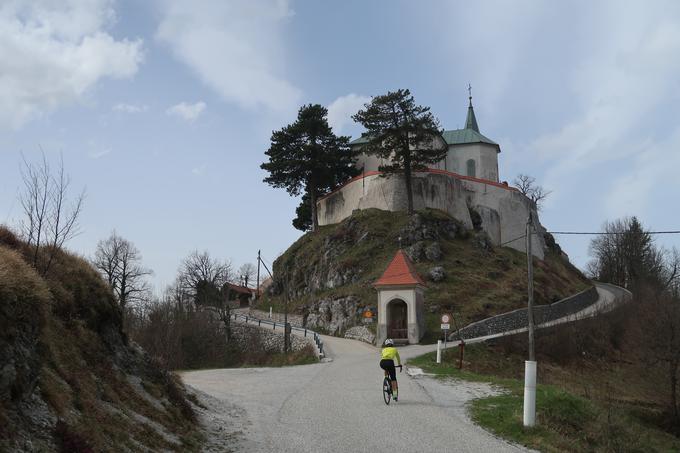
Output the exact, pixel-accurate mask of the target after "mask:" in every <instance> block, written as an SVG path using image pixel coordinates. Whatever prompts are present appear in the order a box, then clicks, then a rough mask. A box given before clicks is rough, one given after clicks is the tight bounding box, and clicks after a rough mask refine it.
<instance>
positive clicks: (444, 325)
mask: <svg viewBox="0 0 680 453" xmlns="http://www.w3.org/2000/svg"><path fill="white" fill-rule="evenodd" d="M442 330H451V324H442Z"/></svg>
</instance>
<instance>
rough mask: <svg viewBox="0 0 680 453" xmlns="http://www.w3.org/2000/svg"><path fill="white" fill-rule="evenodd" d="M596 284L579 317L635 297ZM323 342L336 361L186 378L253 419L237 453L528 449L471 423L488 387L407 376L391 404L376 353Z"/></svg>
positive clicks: (414, 351) (419, 349) (413, 352)
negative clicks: (473, 404)
mask: <svg viewBox="0 0 680 453" xmlns="http://www.w3.org/2000/svg"><path fill="white" fill-rule="evenodd" d="M597 286H598V292H599V293H600V299H599V300H598V302H597V303H596V304H594V305H593V306H592V307H588V308H586V309H585V310H583V311H582V312H581V313H578V314H577V315H576V316H575V317H576V318H582V317H587V316H593V315H594V314H595V313H596V312H597V311H607V310H609V309H611V307H612V306H613V304H615V303H616V302H617V301H619V300H623V299H622V298H625V297H627V296H628V294H629V293H626V292H625V290H622V289H620V288H618V287H612V286H611V285H603V284H597ZM573 319H574V316H571V317H566V318H563V319H561V320H557V321H555V322H553V323H559V322H568V321H570V320H573ZM553 323H551V324H553ZM494 336H495V335H494ZM323 339H324V342H325V345H326V348H327V351H328V353H329V355H330V357H331V358H333V361H332V362H330V363H320V364H316V365H306V366H298V367H284V368H249V369H224V370H205V371H195V372H188V373H184V374H183V375H182V378H183V379H184V381H185V382H186V383H187V384H189V385H191V386H192V387H195V388H197V389H199V390H201V391H203V392H205V393H207V394H209V395H212V396H213V397H215V398H218V399H220V400H223V401H225V402H228V403H229V404H235V405H237V406H240V407H241V408H243V409H244V410H245V414H247V415H245V417H246V418H247V420H246V421H241V422H242V423H241V424H245V425H246V426H247V428H246V430H245V440H244V442H243V443H242V444H240V445H238V446H237V449H238V450H239V451H273V450H278V451H283V452H364V451H366V452H368V451H370V452H383V451H384V452H394V451H403V452H416V451H418V452H420V451H429V452H518V451H526V450H525V449H523V448H520V447H517V446H514V445H511V444H509V443H507V442H505V441H503V440H500V439H498V438H495V437H494V436H492V435H491V434H489V433H487V432H486V431H484V430H482V429H481V428H479V427H478V426H476V425H474V424H473V423H472V422H471V421H470V420H469V419H468V418H467V416H466V411H465V404H466V403H467V402H468V401H470V399H472V398H475V397H479V396H483V395H485V394H489V393H491V392H492V391H493V390H492V389H491V388H490V387H488V386H486V385H485V384H473V383H458V384H455V385H446V384H443V383H441V382H440V381H437V380H435V379H431V378H427V377H422V378H417V379H416V378H410V377H407V376H406V373H402V374H400V375H399V383H400V401H399V402H398V403H396V404H394V403H393V404H391V405H390V406H385V403H384V402H383V401H382V394H381V380H382V371H381V370H380V369H379V368H378V366H377V363H378V358H379V353H378V349H377V348H375V347H373V346H370V345H367V344H365V343H360V342H357V341H354V340H345V339H340V338H334V337H323ZM454 344H455V343H454ZM432 350H433V346H432V345H422V346H421V345H417V346H407V347H403V348H400V354H401V356H402V358H404V359H408V358H409V357H415V356H417V355H420V354H424V353H426V352H429V351H432Z"/></svg>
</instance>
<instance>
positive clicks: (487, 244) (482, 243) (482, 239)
mask: <svg viewBox="0 0 680 453" xmlns="http://www.w3.org/2000/svg"><path fill="white" fill-rule="evenodd" d="M472 245H473V246H475V247H477V248H478V249H480V250H482V251H485V252H491V251H493V244H492V243H491V239H489V236H488V235H487V234H486V233H484V232H478V233H477V234H475V236H474V238H473V239H472Z"/></svg>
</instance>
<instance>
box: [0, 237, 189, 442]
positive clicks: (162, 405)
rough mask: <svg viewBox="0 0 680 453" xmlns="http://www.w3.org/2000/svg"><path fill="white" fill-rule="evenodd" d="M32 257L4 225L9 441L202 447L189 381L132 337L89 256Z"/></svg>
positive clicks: (1, 321)
mask: <svg viewBox="0 0 680 453" xmlns="http://www.w3.org/2000/svg"><path fill="white" fill-rule="evenodd" d="M27 258H28V259H27ZM30 258H32V256H31V254H30V253H29V251H28V248H27V246H26V244H24V243H22V242H21V241H19V240H17V238H16V237H15V236H14V235H13V234H12V233H11V232H10V231H9V230H7V229H6V228H4V227H2V226H0V451H69V452H92V451H147V450H148V451H187V450H189V451H191V450H196V445H198V443H199V438H200V434H198V430H197V429H196V421H195V414H194V412H193V409H192V406H191V404H190V403H189V402H188V401H187V400H186V398H185V392H184V389H183V387H182V386H181V384H180V383H178V382H176V381H175V379H174V378H173V376H171V375H170V374H168V373H167V372H165V371H163V370H162V369H161V368H160V367H158V366H157V365H156V364H155V363H154V362H153V361H152V360H151V359H150V358H149V357H148V356H147V355H146V353H144V351H143V350H141V349H140V348H139V347H136V346H134V345H132V344H130V343H128V341H127V338H126V337H125V335H124V334H123V332H122V317H121V313H120V310H119V309H118V306H117V304H116V302H115V301H114V298H113V295H112V293H111V291H110V289H109V288H108V287H107V286H106V285H105V284H104V282H103V281H102V279H101V278H100V277H99V275H98V274H97V273H96V272H95V270H94V269H93V268H92V267H91V266H90V265H89V263H88V262H87V261H85V260H84V259H82V258H79V257H77V256H73V255H71V254H68V253H64V252H59V253H57V254H56V257H55V259H54V262H53V264H52V266H51V268H50V271H49V273H48V274H47V275H46V276H41V275H39V274H38V273H37V272H36V271H35V269H34V268H33V267H32V266H31V265H30V264H29V262H31V260H30Z"/></svg>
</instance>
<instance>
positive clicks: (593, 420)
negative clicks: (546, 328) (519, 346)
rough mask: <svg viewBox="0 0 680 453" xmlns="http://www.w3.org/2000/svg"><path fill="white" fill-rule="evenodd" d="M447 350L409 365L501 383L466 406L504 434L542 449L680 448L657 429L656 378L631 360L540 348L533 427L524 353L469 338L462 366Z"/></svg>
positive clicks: (454, 353)
mask: <svg viewBox="0 0 680 453" xmlns="http://www.w3.org/2000/svg"><path fill="white" fill-rule="evenodd" d="M447 354H448V356H445V359H444V363H442V364H439V365H438V364H437V363H436V362H435V359H436V357H435V354H434V353H431V354H426V355H423V356H420V357H417V358H415V359H412V360H410V361H409V364H410V365H415V366H419V367H421V368H423V369H424V370H425V371H427V372H430V373H435V374H437V375H439V376H441V377H454V378H460V379H464V380H470V381H481V382H490V383H493V384H496V385H498V386H500V387H502V388H505V389H506V390H507V392H506V393H505V394H503V395H500V396H494V397H489V398H482V399H477V400H474V401H473V402H472V404H471V406H470V412H471V416H472V418H473V419H474V420H475V422H477V423H478V424H480V425H481V426H483V427H484V428H486V429H488V430H490V431H492V432H494V433H496V434H498V435H500V436H502V437H504V438H506V439H509V440H512V441H515V442H518V443H521V444H523V445H526V446H529V447H531V448H536V449H538V450H540V451H545V452H561V451H574V452H576V451H597V452H608V451H626V452H636V451H639V452H643V451H644V452H648V451H655V452H657V451H658V452H664V451H679V450H680V439H678V438H677V437H674V436H672V435H671V434H668V433H667V432H664V431H663V430H661V429H659V428H658V425H659V416H660V409H659V407H660V406H659V401H658V398H659V392H658V389H659V379H658V377H657V376H651V375H650V374H649V372H648V371H647V370H646V369H644V368H643V367H641V366H639V365H637V364H634V363H630V362H627V361H625V360H623V361H612V360H609V361H603V360H586V359H584V360H578V361H576V362H570V363H568V364H560V363H557V362H555V361H554V360H551V359H550V358H549V357H546V356H544V355H540V354H539V356H538V363H539V370H538V378H539V385H538V387H537V394H536V400H537V401H536V407H537V426H536V427H535V428H532V429H526V428H524V427H523V426H522V410H523V409H522V407H523V406H522V405H523V378H522V376H523V366H524V359H525V355H522V354H517V353H507V352H505V351H504V349H503V347H502V345H498V344H497V345H489V344H476V345H471V346H468V347H467V348H466V355H465V362H464V370H462V371H461V370H458V368H457V367H456V365H457V361H455V359H456V358H457V354H458V351H457V350H454V351H452V352H448V353H447ZM454 364H455V365H454Z"/></svg>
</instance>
